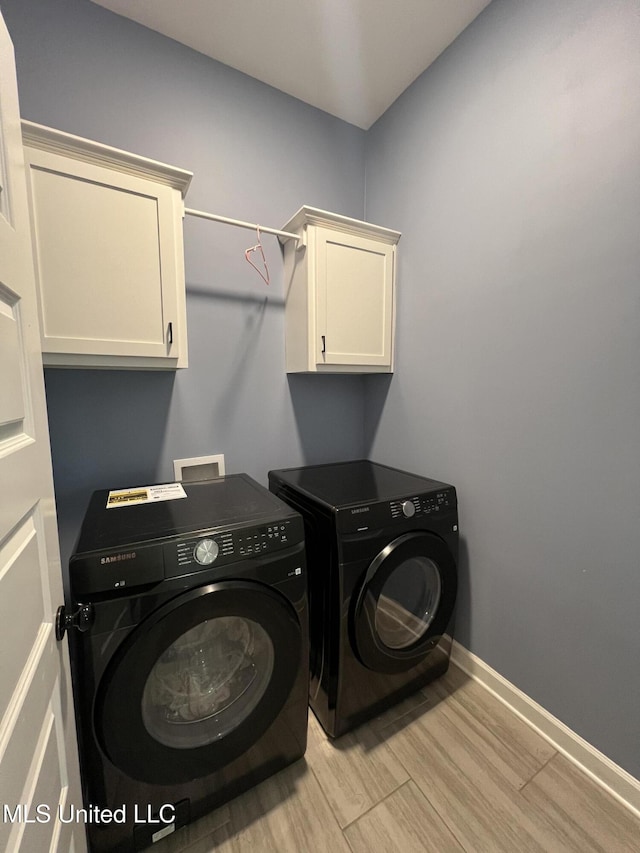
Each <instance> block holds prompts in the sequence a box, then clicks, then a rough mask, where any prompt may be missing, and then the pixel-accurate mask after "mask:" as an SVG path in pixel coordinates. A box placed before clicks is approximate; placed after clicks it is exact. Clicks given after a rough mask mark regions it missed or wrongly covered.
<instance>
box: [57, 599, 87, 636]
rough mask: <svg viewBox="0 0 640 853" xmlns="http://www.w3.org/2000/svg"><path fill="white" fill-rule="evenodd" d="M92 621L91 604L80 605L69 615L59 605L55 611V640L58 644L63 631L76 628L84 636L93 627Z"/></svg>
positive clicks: (62, 605)
mask: <svg viewBox="0 0 640 853" xmlns="http://www.w3.org/2000/svg"><path fill="white" fill-rule="evenodd" d="M94 619H95V613H94V610H93V604H81V605H80V606H79V607H78V609H77V610H76V612H75V613H71V614H68V613H67V608H66V607H65V606H64V604H61V605H60V607H58V609H57V611H56V640H58V642H60V640H62V638H63V637H64V635H65V631H67V629H71V628H77V629H78V631H80V632H81V633H83V634H84V632H85V631H88V630H89V628H90V627H91V626H92V625H93V620H94Z"/></svg>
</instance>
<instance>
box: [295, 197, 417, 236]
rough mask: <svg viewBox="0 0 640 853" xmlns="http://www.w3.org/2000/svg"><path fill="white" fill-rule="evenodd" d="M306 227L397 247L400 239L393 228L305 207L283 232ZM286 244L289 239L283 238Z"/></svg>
mask: <svg viewBox="0 0 640 853" xmlns="http://www.w3.org/2000/svg"><path fill="white" fill-rule="evenodd" d="M306 225H318V226H321V227H324V228H332V229H334V230H335V231H343V232H345V233H347V234H360V235H362V236H363V237H373V238H375V239H376V240H380V242H382V243H388V244H389V245H392V246H395V245H396V243H397V242H398V240H399V239H400V236H401V234H400V231H393V230H392V229H391V228H383V227H382V226H381V225H373V224H372V223H371V222H363V221H362V220H360V219H352V218H351V217H349V216H342V215H341V214H339V213H330V212H329V211H327V210H320V209H319V208H317V207H309V206H307V205H303V206H302V207H301V208H300V210H298V211H297V212H296V213H295V214H294V215H293V216H292V217H291V219H290V220H289V221H288V222H287V223H286V224H285V225H283V227H282V230H283V231H293V232H295V233H301V232H302V230H303V228H304V227H305V226H306ZM280 240H281V241H282V242H283V243H286V242H287V240H288V238H287V237H281V238H280Z"/></svg>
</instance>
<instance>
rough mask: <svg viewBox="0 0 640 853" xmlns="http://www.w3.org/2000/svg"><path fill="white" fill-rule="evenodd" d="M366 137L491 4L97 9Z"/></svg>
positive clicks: (464, 0) (348, 2) (291, 1)
mask: <svg viewBox="0 0 640 853" xmlns="http://www.w3.org/2000/svg"><path fill="white" fill-rule="evenodd" d="M93 2H94V3H97V4H98V5H99V6H104V8H105V9H110V10H111V11H113V12H117V13H118V14H119V15H123V16H124V17H126V18H130V19H131V20H133V21H137V22H138V23H140V24H143V25H144V26H146V27H149V28H150V29H152V30H156V31H157V32H159V33H162V34H163V35H166V36H169V37H170V38H172V39H175V40H176V41H179V42H181V43H182V44H185V45H188V46H189V47H192V48H194V49H195V50H197V51H199V52H200V53H204V54H206V55H207V56H211V57H213V59H217V60H219V61H220V62H223V63H224V64H225V65H230V66H231V67H232V68H236V69H238V70H239V71H243V72H244V73H245V74H248V75H250V76H251V77H255V78H256V79H258V80H262V81H263V82H264V83H268V84H269V85H271V86H274V87H275V88H276V89H280V90H281V91H282V92H286V93H287V94H288V95H293V97H295V98H299V99H300V100H302V101H305V102H306V103H308V104H311V105H312V106H314V107H318V108H319V109H321V110H325V111H326V112H328V113H331V114H332V115H334V116H338V118H341V119H344V120H345V121H348V122H350V123H351V124H355V125H357V126H358V127H361V128H364V129H365V130H366V129H367V128H369V127H370V126H371V125H372V124H373V122H374V121H376V119H377V118H379V117H380V116H381V115H382V113H383V112H384V111H385V110H386V109H387V108H388V107H389V106H391V104H392V103H393V102H394V101H395V100H396V98H397V97H398V96H399V95H400V94H402V92H404V90H405V89H406V88H407V86H409V85H410V84H411V83H412V82H413V81H414V80H415V79H416V77H418V76H419V75H420V74H421V73H422V72H423V71H424V70H425V68H427V67H428V66H429V65H430V64H431V63H432V62H433V61H434V59H436V58H437V57H438V56H439V55H440V54H441V53H442V51H443V50H444V49H445V48H446V47H448V45H450V44H451V42H452V41H453V40H454V39H455V38H456V36H458V35H459V34H460V33H461V32H462V30H464V28H465V27H466V26H467V25H468V24H469V23H470V22H471V21H472V20H473V19H474V18H475V17H476V16H477V15H478V14H479V13H480V12H481V11H482V10H483V9H484V8H485V6H488V4H489V2H490V0H93Z"/></svg>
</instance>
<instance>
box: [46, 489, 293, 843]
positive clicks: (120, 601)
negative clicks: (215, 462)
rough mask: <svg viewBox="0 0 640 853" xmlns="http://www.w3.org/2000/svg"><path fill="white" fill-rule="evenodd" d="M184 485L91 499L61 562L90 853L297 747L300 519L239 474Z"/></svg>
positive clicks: (230, 787) (197, 804)
mask: <svg viewBox="0 0 640 853" xmlns="http://www.w3.org/2000/svg"><path fill="white" fill-rule="evenodd" d="M182 487H183V489H184V493H185V497H181V498H176V499H171V500H158V501H155V502H150V503H142V504H136V503H135V501H136V500H139V499H140V498H141V497H142V498H143V499H144V497H145V493H148V494H153V496H154V497H155V496H159V497H162V496H163V490H162V489H158V490H151V491H150V492H149V490H146V489H141V490H131V491H130V492H128V493H127V494H125V495H124V496H122V495H121V496H120V497H119V500H120V501H122V503H121V505H117V506H112V507H110V508H108V509H107V508H106V507H107V499H108V494H109V493H108V492H107V491H102V492H95V493H94V494H93V497H92V499H91V502H90V505H89V508H88V510H87V513H86V516H85V520H84V523H83V526H82V529H81V532H80V537H79V541H78V544H77V546H76V550H75V553H74V555H73V556H72V558H71V561H70V576H71V592H72V598H73V609H74V611H75V612H74V613H73V614H72V616H68V615H66V614H64V613H62V614H59V622H58V628H59V630H58V634H59V635H61V634H62V633H63V632H62V630H60V629H61V627H62V625H63V624H64V623H65V617H66V623H67V626H68V627H69V641H70V649H71V663H72V677H73V687H74V699H75V705H76V716H77V725H78V734H79V746H80V758H81V770H82V781H83V795H84V799H85V808H86V809H87V812H88V815H89V820H88V822H87V824H86V825H87V835H88V839H89V846H90V849H91V850H92V851H133V850H141V849H144V848H146V847H148V846H150V845H151V844H152V843H153V842H154V841H158V840H160V839H161V838H163V837H166V836H167V835H169V834H171V833H172V832H174V831H175V830H177V829H179V828H180V827H181V826H182V825H184V824H186V823H189V822H190V821H192V820H194V819H195V818H198V817H200V816H201V815H203V814H205V813H206V812H208V811H210V810H211V809H213V808H215V807H216V806H218V805H220V804H221V803H223V802H225V801H227V800H229V799H231V798H232V797H234V796H235V795H236V794H238V793H240V792H241V791H244V790H246V789H247V788H249V787H251V786H253V785H255V784H256V783H257V782H259V781H261V780H262V779H264V778H266V777H267V776H269V775H271V774H272V773H275V772H276V771H278V770H280V769H281V768H283V767H285V766H286V765H288V764H290V763H291V762H293V761H295V760H296V759H298V758H300V757H301V756H302V755H303V753H304V751H305V748H306V738H307V699H308V622H307V591H306V564H305V552H304V531H303V523H302V519H301V518H300V516H299V515H298V513H297V512H295V511H293V510H292V509H291V508H290V507H289V506H287V505H285V504H284V503H282V502H281V501H280V500H278V499H277V498H276V497H274V496H273V495H272V494H271V493H270V492H269V491H267V490H266V489H264V488H263V487H262V486H260V485H259V484H258V483H256V482H254V481H253V480H252V479H251V478H249V477H248V476H246V475H245V474H238V475H233V476H228V477H224V478H221V479H219V480H210V481H206V482H201V483H184V484H182ZM179 488H180V487H177V490H179ZM168 493H169V494H171V493H173V494H174V495H175V493H176V487H174V488H173V492H172V490H171V488H170V489H169V490H168ZM78 629H80V630H78ZM105 809H106V810H109V811H108V812H105V811H104V810H105ZM109 813H111V817H110V816H109ZM93 818H97V819H93Z"/></svg>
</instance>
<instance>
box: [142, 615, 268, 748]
mask: <svg viewBox="0 0 640 853" xmlns="http://www.w3.org/2000/svg"><path fill="white" fill-rule="evenodd" d="M274 660H275V654H274V649H273V643H272V641H271V639H270V637H269V634H268V633H267V631H265V629H264V628H263V627H262V626H261V625H260V624H259V623H258V622H254V621H253V620H252V619H248V618H243V617H241V616H218V617H217V618H215V619H205V621H204V622H201V623H200V624H199V625H196V627H195V628H191V629H190V630H189V631H186V632H185V633H184V634H182V635H181V636H180V637H178V639H177V640H175V641H174V642H173V643H172V644H171V645H170V646H169V648H168V649H167V650H166V651H165V652H163V654H162V655H161V656H160V657H159V658H158V660H157V661H156V663H155V664H154V665H153V668H152V670H151V672H150V673H149V676H148V678H147V681H146V684H145V687H144V691H143V693H142V719H143V722H144V725H145V728H146V730H147V731H148V732H149V734H150V735H151V736H152V737H154V738H155V739H156V740H157V741H159V742H160V743H161V744H164V745H165V746H171V747H175V748H176V749H193V748H194V747H198V746H207V744H210V743H213V742H214V741H216V740H219V739H221V738H224V737H225V736H226V735H228V734H229V733H230V732H231V731H233V729H235V728H237V727H238V726H239V725H241V724H242V723H243V722H244V720H246V718H247V717H248V716H249V715H250V714H251V713H252V712H253V711H254V710H255V708H256V706H257V705H258V703H259V702H260V701H261V699H262V698H263V696H264V694H265V692H266V690H267V688H268V687H269V684H270V682H271V676H272V673H273V664H274Z"/></svg>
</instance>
